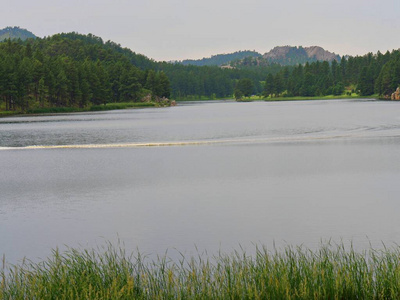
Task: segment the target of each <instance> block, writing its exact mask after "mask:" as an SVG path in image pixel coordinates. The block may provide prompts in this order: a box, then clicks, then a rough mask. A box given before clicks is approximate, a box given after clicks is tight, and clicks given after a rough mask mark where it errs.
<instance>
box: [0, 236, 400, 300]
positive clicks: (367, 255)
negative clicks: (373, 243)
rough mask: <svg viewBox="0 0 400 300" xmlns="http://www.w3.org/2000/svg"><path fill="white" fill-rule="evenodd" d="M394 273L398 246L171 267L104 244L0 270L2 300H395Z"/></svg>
mask: <svg viewBox="0 0 400 300" xmlns="http://www.w3.org/2000/svg"><path fill="white" fill-rule="evenodd" d="M3 260H4V259H3ZM3 264H4V261H3ZM399 265H400V248H399V246H396V247H394V248H386V247H385V248H384V249H383V250H374V249H372V248H371V249H369V250H368V251H363V252H357V251H355V250H354V249H353V248H352V246H351V245H350V246H349V247H346V246H344V244H343V243H342V244H336V245H333V244H331V243H327V244H324V245H321V246H320V248H319V249H317V250H310V249H307V248H305V247H291V246H287V247H286V248H284V249H282V250H281V251H278V250H273V251H269V250H267V249H266V248H264V247H257V248H256V251H255V254H254V255H251V256H250V255H247V254H246V253H245V252H244V251H243V250H240V251H237V252H234V253H232V254H230V255H227V254H222V253H220V254H219V255H217V256H215V257H211V258H210V257H207V256H204V255H199V256H198V257H190V258H186V257H185V256H184V255H182V256H181V259H180V260H179V261H178V262H174V261H172V260H170V259H168V257H167V256H164V257H159V258H158V259H156V260H149V259H148V258H146V257H145V256H142V255H141V254H140V253H137V254H132V255H127V254H126V252H125V250H124V249H121V248H115V247H113V246H112V245H111V244H108V246H107V247H104V248H98V249H92V250H79V249H68V250H67V251H65V252H60V251H58V250H54V251H53V254H52V256H51V257H49V258H48V259H47V260H45V261H42V262H39V263H33V262H29V261H27V260H24V261H23V263H21V264H20V265H16V266H13V267H11V268H6V267H4V266H3V270H2V271H1V273H0V280H1V283H0V299H399V298H400V268H399Z"/></svg>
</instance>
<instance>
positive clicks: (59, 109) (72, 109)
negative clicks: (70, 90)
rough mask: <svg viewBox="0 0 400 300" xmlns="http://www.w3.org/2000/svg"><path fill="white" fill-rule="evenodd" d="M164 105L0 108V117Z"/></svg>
mask: <svg viewBox="0 0 400 300" xmlns="http://www.w3.org/2000/svg"><path fill="white" fill-rule="evenodd" d="M157 106H165V105H160V104H158V103H155V102H126V103H107V104H106V105H103V104H102V105H93V106H90V107H86V108H78V107H48V108H33V109H29V110H27V111H25V112H22V111H5V110H0V117H5V116H12V115H26V114H28V115H30V114H56V113H71V112H85V111H105V110H114V109H127V108H141V107H157Z"/></svg>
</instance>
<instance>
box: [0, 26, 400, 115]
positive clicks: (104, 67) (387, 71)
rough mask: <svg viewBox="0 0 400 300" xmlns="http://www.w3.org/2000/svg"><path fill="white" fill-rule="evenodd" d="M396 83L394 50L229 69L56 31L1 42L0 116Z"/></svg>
mask: <svg viewBox="0 0 400 300" xmlns="http://www.w3.org/2000/svg"><path fill="white" fill-rule="evenodd" d="M244 53H246V52H244ZM243 61H244V62H245V61H246V58H244V59H243ZM399 84H400V52H399V51H398V50H393V51H392V52H386V53H385V54H382V53H380V52H378V53H377V54H372V53H368V54H366V55H364V56H356V57H351V56H349V57H342V58H341V59H340V60H339V61H337V60H333V61H332V62H326V61H313V62H311V63H309V62H307V63H305V64H298V65H295V66H283V65H280V64H278V63H273V62H270V63H268V64H264V65H262V66H258V65H252V64H245V63H240V61H239V62H238V61H236V62H235V64H234V67H231V68H221V67H219V66H195V65H182V64H179V63H169V62H156V61H154V60H151V59H149V58H147V57H146V56H144V55H141V54H137V53H135V52H132V51H131V50H130V49H127V48H122V47H121V46H120V45H118V44H116V43H113V42H111V41H107V42H104V41H103V40H102V39H101V38H100V37H97V36H94V35H92V34H88V35H82V34H78V33H62V34H56V35H53V36H50V37H45V38H35V39H33V38H28V39H26V40H24V41H22V40H11V39H6V40H4V41H3V42H0V112H2V114H9V113H10V112H12V113H15V112H31V111H35V110H39V109H40V110H42V111H46V109H50V110H53V111H56V110H57V109H59V110H62V109H61V108H69V109H70V110H90V107H92V106H98V105H105V104H107V103H114V104H115V103H128V102H131V103H138V102H141V101H142V100H143V99H148V100H147V102H152V103H153V104H154V102H156V101H155V100H156V99H162V98H172V99H176V100H188V99H202V98H208V99H221V98H232V97H233V96H234V95H235V96H241V97H249V96H251V95H258V96H259V97H264V98H266V99H270V98H279V97H286V98H287V97H322V96H328V95H332V96H341V95H347V96H350V95H352V94H357V95H359V96H368V95H373V94H376V95H377V96H380V97H384V96H386V95H390V94H391V93H392V92H394V90H395V89H396V88H397V86H398V85H399ZM149 96H150V98H149ZM149 99H150V100H149ZM110 107H111V106H110Z"/></svg>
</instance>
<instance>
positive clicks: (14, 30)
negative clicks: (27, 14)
mask: <svg viewBox="0 0 400 300" xmlns="http://www.w3.org/2000/svg"><path fill="white" fill-rule="evenodd" d="M29 38H33V39H35V38H36V35H34V34H33V33H32V32H30V31H28V30H26V29H23V28H19V27H17V26H15V27H6V28H3V29H1V30H0V41H4V40H7V39H12V40H13V39H16V40H17V39H21V40H23V41H24V40H26V39H29Z"/></svg>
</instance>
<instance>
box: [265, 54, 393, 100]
mask: <svg viewBox="0 0 400 300" xmlns="http://www.w3.org/2000/svg"><path fill="white" fill-rule="evenodd" d="M399 84H400V52H399V51H398V50H394V51H392V52H391V53H390V52H386V53H385V54H382V53H380V52H378V53H377V54H376V55H373V54H372V53H368V54H367V55H364V56H356V57H351V56H350V57H347V58H346V57H342V59H341V61H340V63H338V62H337V61H332V63H328V62H320V61H317V62H313V63H306V64H305V65H297V66H296V67H294V68H292V69H289V68H288V67H285V68H283V69H281V71H280V72H278V73H277V74H275V75H272V74H269V75H268V76H267V77H266V82H265V85H264V95H265V96H266V97H268V96H280V95H283V96H306V97H309V96H324V95H342V94H343V92H344V91H345V88H346V87H347V88H348V89H349V88H350V90H352V91H350V90H348V93H349V94H350V93H351V92H355V93H357V94H359V95H361V96H369V95H372V94H374V93H376V94H379V95H381V96H387V95H390V94H391V93H392V92H394V90H395V89H396V88H397V87H398V86H399Z"/></svg>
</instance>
